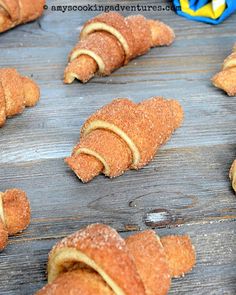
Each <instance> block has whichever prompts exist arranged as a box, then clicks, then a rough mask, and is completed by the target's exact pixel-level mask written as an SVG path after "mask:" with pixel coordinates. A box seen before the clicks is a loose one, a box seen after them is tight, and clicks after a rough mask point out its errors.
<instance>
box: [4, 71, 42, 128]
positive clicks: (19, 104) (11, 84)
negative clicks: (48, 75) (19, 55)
mask: <svg viewBox="0 0 236 295" xmlns="http://www.w3.org/2000/svg"><path fill="white" fill-rule="evenodd" d="M39 98H40V89H39V87H38V85H37V84H36V83H35V82H34V81H33V80H31V79H30V78H28V77H23V76H21V75H20V74H19V73H18V72H17V70H15V69H11V68H2V69H0V127H2V126H3V125H4V124H5V122H6V119H7V118H8V117H12V116H15V115H17V114H20V113H22V112H23V111H24V109H25V107H32V106H34V105H35V104H36V103H37V102H38V100H39Z"/></svg>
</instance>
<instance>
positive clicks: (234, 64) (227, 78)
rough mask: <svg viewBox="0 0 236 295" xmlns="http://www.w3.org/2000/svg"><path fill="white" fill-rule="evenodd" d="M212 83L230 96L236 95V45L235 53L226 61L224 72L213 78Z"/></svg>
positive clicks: (235, 47)
mask: <svg viewBox="0 0 236 295" xmlns="http://www.w3.org/2000/svg"><path fill="white" fill-rule="evenodd" d="M212 82H213V84H214V85H215V86H216V87H218V88H220V89H223V90H224V91H225V92H227V94H228V95H229V96H235V95H236V44H235V45H234V48H233V52H232V53H231V54H230V55H229V56H228V57H227V58H226V59H225V60H224V63H223V67H222V70H221V71H220V72H219V73H218V74H216V75H215V76H214V77H213V78H212Z"/></svg>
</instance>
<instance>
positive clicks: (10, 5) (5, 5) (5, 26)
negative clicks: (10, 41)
mask: <svg viewBox="0 0 236 295" xmlns="http://www.w3.org/2000/svg"><path fill="white" fill-rule="evenodd" d="M44 5H45V0H0V33H2V32H4V31H7V30H9V29H11V28H13V27H15V26H17V25H19V24H24V23H27V22H30V21H32V20H35V19H36V18H38V17H40V16H41V15H42V13H43V7H44Z"/></svg>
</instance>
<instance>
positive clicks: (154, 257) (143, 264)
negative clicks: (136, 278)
mask: <svg viewBox="0 0 236 295" xmlns="http://www.w3.org/2000/svg"><path fill="white" fill-rule="evenodd" d="M125 241H126V245H127V247H128V249H129V251H130V253H131V254H132V256H133V257H134V262H135V265H136V267H137V270H138V273H139V275H140V277H141V279H142V281H143V284H144V287H145V292H146V294H147V295H165V294H167V293H168V290H169V288H170V283H171V277H170V271H169V266H168V263H167V259H166V255H165V251H164V248H163V246H162V244H161V242H160V240H159V238H158V237H157V235H156V233H155V232H154V231H152V230H146V231H144V232H140V233H137V234H134V235H131V236H130V237H128V238H127V239H126V240H125Z"/></svg>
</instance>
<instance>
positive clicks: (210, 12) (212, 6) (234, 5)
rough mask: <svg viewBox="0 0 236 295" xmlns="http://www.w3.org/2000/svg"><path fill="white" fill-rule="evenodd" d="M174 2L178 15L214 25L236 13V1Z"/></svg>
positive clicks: (174, 0)
mask: <svg viewBox="0 0 236 295" xmlns="http://www.w3.org/2000/svg"><path fill="white" fill-rule="evenodd" d="M173 2H174V6H175V9H176V13H177V14H178V15H181V16H184V17H186V18H188V19H191V20H196V21H201V22H205V23H209V24H213V25H217V24H219V23H221V22H222V21H224V20H225V19H226V18H227V17H228V16H230V15H231V14H232V13H234V12H235V11H236V0H173ZM235 29H236V28H235Z"/></svg>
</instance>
